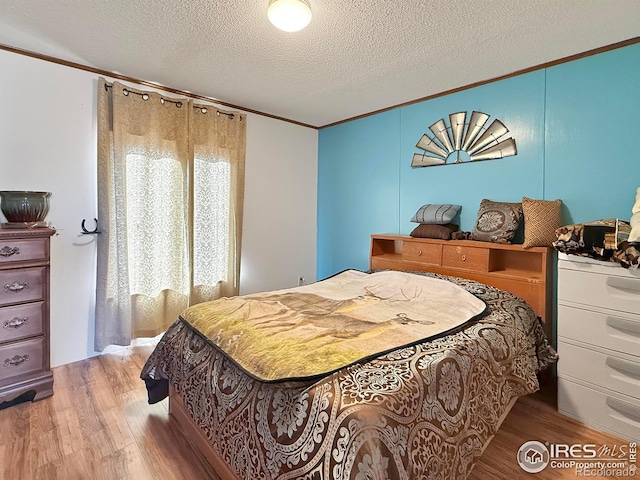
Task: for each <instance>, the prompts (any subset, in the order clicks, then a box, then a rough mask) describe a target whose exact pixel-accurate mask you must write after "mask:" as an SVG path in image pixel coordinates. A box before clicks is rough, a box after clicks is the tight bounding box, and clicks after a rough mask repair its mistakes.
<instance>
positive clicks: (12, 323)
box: [2, 317, 29, 328]
mask: <svg viewBox="0 0 640 480" xmlns="http://www.w3.org/2000/svg"><path fill="white" fill-rule="evenodd" d="M27 323H29V317H22V318H20V317H14V318H12V319H11V320H5V321H4V325H2V328H18V327H21V326H22V325H25V324H27Z"/></svg>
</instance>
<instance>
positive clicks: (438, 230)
mask: <svg viewBox="0 0 640 480" xmlns="http://www.w3.org/2000/svg"><path fill="white" fill-rule="evenodd" d="M456 231H458V225H454V224H453V223H447V224H446V225H435V224H430V223H421V224H420V225H418V226H417V227H416V228H414V229H413V231H412V232H411V233H410V234H409V235H411V236H412V237H416V238H439V239H441V240H450V239H451V234H452V233H453V232H456Z"/></svg>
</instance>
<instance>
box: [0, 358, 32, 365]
mask: <svg viewBox="0 0 640 480" xmlns="http://www.w3.org/2000/svg"><path fill="white" fill-rule="evenodd" d="M27 360H29V355H15V356H14V357H13V358H5V360H4V366H5V367H17V366H18V365H20V364H21V363H24V362H26V361H27Z"/></svg>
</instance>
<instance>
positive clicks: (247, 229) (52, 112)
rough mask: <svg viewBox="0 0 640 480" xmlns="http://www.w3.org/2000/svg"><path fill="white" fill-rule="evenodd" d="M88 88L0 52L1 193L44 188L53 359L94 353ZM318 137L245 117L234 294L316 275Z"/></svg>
mask: <svg viewBox="0 0 640 480" xmlns="http://www.w3.org/2000/svg"><path fill="white" fill-rule="evenodd" d="M125 73H126V72H125ZM96 87H97V75H95V74H92V73H88V72H84V71H82V70H77V69H73V68H70V67H65V66H61V65H57V64H53V63H49V62H46V61H43V60H38V59H34V58H30V57H26V56H22V55H18V54H14V53H10V52H6V51H3V50H0V190H45V191H49V192H52V196H51V209H50V211H49V215H48V216H47V220H49V221H51V222H52V224H53V226H54V227H55V228H56V229H57V233H58V234H57V235H56V236H54V237H53V238H52V241H51V364H52V366H57V365H62V364H65V363H69V362H73V361H77V360H81V359H83V358H87V357H90V356H92V355H94V354H95V352H94V350H93V332H94V306H95V269H96V246H95V238H94V237H93V236H88V235H80V223H81V221H82V219H87V227H88V228H90V229H91V228H93V218H94V217H95V216H96V212H97V208H96V111H95V110H96ZM317 140H318V132H317V131H316V130H314V129H310V128H305V127H300V126H297V125H293V124H290V123H287V122H282V121H278V120H274V119H270V118H267V117H263V116H259V115H255V114H248V118H247V158H246V184H245V204H244V212H245V214H244V225H243V250H242V266H241V269H242V271H241V293H248V292H255V291H260V290H270V289H276V288H285V287H289V286H294V285H296V279H297V277H298V276H300V275H302V276H305V277H306V279H307V280H308V281H312V280H314V279H315V278H314V276H315V271H316V184H317V145H318V141H317ZM0 218H2V217H1V215H0ZM2 221H4V218H2Z"/></svg>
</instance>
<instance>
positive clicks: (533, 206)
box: [522, 197, 562, 248]
mask: <svg viewBox="0 0 640 480" xmlns="http://www.w3.org/2000/svg"><path fill="white" fill-rule="evenodd" d="M522 213H523V215H524V242H523V243H522V246H523V247H524V248H529V247H551V246H553V242H555V241H556V239H557V237H556V229H558V228H560V227H561V226H562V200H533V199H531V198H527V197H522Z"/></svg>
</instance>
